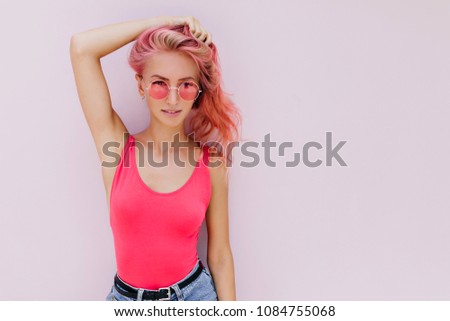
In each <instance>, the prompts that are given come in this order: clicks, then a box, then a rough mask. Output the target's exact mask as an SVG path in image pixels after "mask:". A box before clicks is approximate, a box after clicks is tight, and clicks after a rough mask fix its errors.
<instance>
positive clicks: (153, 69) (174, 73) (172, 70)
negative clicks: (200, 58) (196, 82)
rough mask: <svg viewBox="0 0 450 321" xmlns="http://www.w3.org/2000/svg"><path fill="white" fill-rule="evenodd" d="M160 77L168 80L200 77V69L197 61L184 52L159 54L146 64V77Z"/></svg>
mask: <svg viewBox="0 0 450 321" xmlns="http://www.w3.org/2000/svg"><path fill="white" fill-rule="evenodd" d="M154 74H157V75H160V76H162V77H165V78H168V79H176V80H178V79H181V78H184V77H194V78H197V77H198V67H197V64H196V63H195V61H194V60H193V59H192V58H191V57H190V56H189V55H188V54H186V53H182V52H175V51H170V52H159V53H157V54H155V55H153V56H151V57H149V58H148V59H147V61H146V63H145V71H144V75H147V76H148V77H150V76H151V75H154Z"/></svg>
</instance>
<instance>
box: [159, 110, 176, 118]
mask: <svg viewBox="0 0 450 321" xmlns="http://www.w3.org/2000/svg"><path fill="white" fill-rule="evenodd" d="M161 110H162V112H163V113H164V114H166V115H167V116H170V117H176V116H178V115H179V114H180V112H181V110H176V111H171V110H165V109H161Z"/></svg>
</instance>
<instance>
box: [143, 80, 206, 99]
mask: <svg viewBox="0 0 450 321" xmlns="http://www.w3.org/2000/svg"><path fill="white" fill-rule="evenodd" d="M139 77H140V78H141V80H143V81H144V84H145V86H146V87H145V91H146V92H147V93H148V95H149V96H150V97H152V95H150V91H149V88H150V86H151V84H153V83H154V82H156V81H160V82H163V83H165V84H166V86H167V88H169V91H168V92H167V95H166V96H165V97H163V98H159V99H158V98H154V97H152V98H153V99H155V100H163V99H166V98H167V97H168V96H169V94H170V91H171V90H172V89H176V90H177V93H178V97H180V98H181V99H183V100H184V101H195V100H197V98H198V96H200V94H201V93H202V91H203V90H201V89H200V86H199V85H198V84H197V83H196V82H195V81H193V80H188V81H187V82H192V83H194V84H195V85H196V86H197V88H198V92H197V97H195V98H194V99H192V100H186V99H184V98H183V97H181V96H180V87H181V86H182V85H183V84H184V83H185V82H186V81H184V82H182V83H181V84H180V85H179V86H178V87H175V86H169V84H168V83H167V82H166V81H164V80H162V79H155V80H153V81H152V82H151V83H150V84H149V85H148V86H147V83H146V82H145V80H144V77H142V75H140V76H139Z"/></svg>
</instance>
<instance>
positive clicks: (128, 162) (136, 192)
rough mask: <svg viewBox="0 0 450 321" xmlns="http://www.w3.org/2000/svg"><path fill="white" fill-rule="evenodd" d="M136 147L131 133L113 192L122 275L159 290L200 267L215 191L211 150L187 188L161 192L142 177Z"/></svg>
mask: <svg viewBox="0 0 450 321" xmlns="http://www.w3.org/2000/svg"><path fill="white" fill-rule="evenodd" d="M134 142H135V140H134V137H133V135H131V134H130V135H129V138H128V141H127V142H126V144H125V146H124V148H123V150H122V155H121V158H120V163H119V165H118V166H117V167H116V171H115V173H114V178H113V182H112V187H111V196H110V225H111V229H112V233H113V238H114V248H115V253H116V263H117V274H118V276H119V277H120V278H121V279H122V280H123V281H125V282H126V283H128V284H130V285H132V286H134V287H138V288H146V289H151V290H157V289H158V288H161V287H166V286H169V285H172V284H174V283H176V282H178V281H180V280H181V279H183V278H184V277H185V276H186V275H187V274H188V273H189V272H190V271H191V270H192V269H193V268H194V266H195V264H196V263H197V258H198V253H197V242H198V235H199V231H200V227H201V225H202V223H203V221H204V219H205V213H206V210H207V208H208V205H209V201H210V199H211V192H212V189H211V182H210V176H209V168H208V167H207V165H206V164H207V160H208V155H209V154H208V147H207V146H204V147H203V161H202V160H199V161H198V162H197V164H196V167H195V169H194V172H193V173H192V175H191V176H190V178H189V180H188V181H187V182H186V183H185V184H184V185H183V186H182V187H180V188H179V189H177V190H175V191H173V192H169V193H159V192H156V191H154V190H152V189H151V188H150V187H149V186H147V184H145V182H144V181H143V180H142V178H141V176H140V174H139V172H138V168H137V162H136V158H135V146H134Z"/></svg>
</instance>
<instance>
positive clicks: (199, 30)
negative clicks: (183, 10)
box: [163, 16, 212, 45]
mask: <svg viewBox="0 0 450 321" xmlns="http://www.w3.org/2000/svg"><path fill="white" fill-rule="evenodd" d="M163 19H164V21H166V23H167V24H169V25H171V26H176V25H185V24H187V25H189V30H190V31H191V33H192V35H193V36H194V37H196V38H197V39H198V40H200V41H203V42H204V43H205V44H207V45H209V44H210V43H211V42H212V35H211V33H209V32H208V31H206V29H205V28H203V27H202V25H201V24H200V21H198V20H197V18H195V17H193V16H164V18H163Z"/></svg>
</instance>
